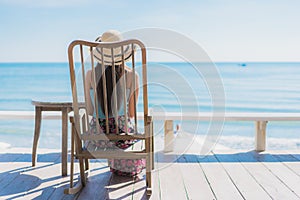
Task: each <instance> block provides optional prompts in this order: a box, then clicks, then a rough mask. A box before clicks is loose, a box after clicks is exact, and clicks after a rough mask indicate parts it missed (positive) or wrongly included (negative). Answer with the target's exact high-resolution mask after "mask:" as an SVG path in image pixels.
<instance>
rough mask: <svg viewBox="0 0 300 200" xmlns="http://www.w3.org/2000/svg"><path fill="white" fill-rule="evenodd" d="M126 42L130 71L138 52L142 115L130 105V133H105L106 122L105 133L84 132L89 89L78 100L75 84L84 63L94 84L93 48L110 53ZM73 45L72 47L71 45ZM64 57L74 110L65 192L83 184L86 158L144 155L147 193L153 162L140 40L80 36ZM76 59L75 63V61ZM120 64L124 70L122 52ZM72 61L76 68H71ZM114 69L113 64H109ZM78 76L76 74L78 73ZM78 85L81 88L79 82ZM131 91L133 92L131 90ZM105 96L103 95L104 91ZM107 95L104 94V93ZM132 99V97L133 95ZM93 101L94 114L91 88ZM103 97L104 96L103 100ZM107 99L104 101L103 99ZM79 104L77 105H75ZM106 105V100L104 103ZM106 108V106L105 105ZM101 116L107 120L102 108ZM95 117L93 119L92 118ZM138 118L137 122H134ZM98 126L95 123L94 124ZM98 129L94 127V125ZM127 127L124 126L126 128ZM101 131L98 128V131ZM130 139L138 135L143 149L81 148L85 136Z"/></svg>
mask: <svg viewBox="0 0 300 200" xmlns="http://www.w3.org/2000/svg"><path fill="white" fill-rule="evenodd" d="M128 45H131V47H135V48H131V51H132V56H131V59H130V62H131V66H132V70H133V74H135V71H136V70H137V69H136V68H137V67H136V66H137V64H138V62H137V61H136V56H137V55H136V56H135V52H136V54H138V53H140V54H141V56H140V58H141V63H140V62H139V64H142V76H140V78H139V79H140V80H142V81H141V82H142V87H140V91H141V90H142V92H140V94H141V95H140V96H141V97H142V103H143V113H144V118H143V122H142V123H140V121H138V119H137V108H136V105H135V106H134V122H135V132H134V133H133V134H128V133H126V134H123V135H118V134H112V133H109V131H108V130H109V129H108V124H107V123H106V133H103V132H102V133H101V134H96V135H95V134H93V135H91V134H88V131H89V117H88V115H87V110H86V108H87V107H86V106H87V105H86V100H87V95H90V93H89V92H90V91H84V98H85V101H84V102H82V100H81V99H82V98H80V97H79V93H80V91H79V90H80V89H79V88H80V87H79V85H82V84H85V74H86V69H85V65H87V64H86V63H87V62H88V63H89V64H90V65H91V66H90V67H91V71H92V76H93V77H94V78H93V79H94V80H93V84H94V88H96V81H95V80H96V75H95V60H94V59H95V58H94V52H95V48H99V49H101V51H102V52H103V49H110V50H111V52H112V54H113V50H112V49H113V48H121V51H122V54H123V51H124V50H125V47H128ZM75 47H76V48H75ZM78 49H79V52H78V53H77V54H75V50H78ZM84 49H88V52H89V53H88V54H89V55H88V60H89V61H86V60H85V55H84V52H86V51H84ZM75 55H79V57H80V62H75ZM68 57H69V67H70V77H71V87H72V96H73V110H74V116H73V117H70V121H71V123H72V134H71V163H70V188H67V189H65V191H64V192H65V193H66V194H74V193H77V192H78V191H80V190H81V189H82V187H84V186H85V185H86V179H87V176H88V173H87V172H88V169H89V159H112V158H114V159H141V158H144V159H145V160H146V186H147V194H148V195H151V170H153V168H154V165H153V160H154V159H153V148H154V147H153V121H152V117H151V116H149V113H148V94H147V66H146V48H145V46H144V44H143V43H142V42H140V41H139V40H134V39H132V40H124V41H120V42H113V43H112V42H102V43H99V42H88V41H82V40H76V41H73V42H72V43H71V44H70V45H69V48H68ZM78 63H79V64H78ZM121 63H122V65H121V66H122V67H123V72H124V64H125V61H124V55H122V59H121ZM99 64H101V67H102V66H105V65H104V61H103V54H102V63H99ZM75 65H76V69H75ZM78 65H79V66H78ZM112 66H114V61H113V60H112ZM113 69H114V67H113ZM79 72H80V73H81V74H82V76H78V74H80V73H79ZM114 73H115V70H112V74H113V76H114V75H115V74H114ZM103 76H104V78H103V79H102V80H103V84H106V83H105V73H103ZM132 84H133V87H134V91H135V90H136V88H135V87H136V84H135V78H133V83H132ZM113 85H114V86H115V85H116V82H115V80H113ZM123 86H124V87H126V83H125V81H124V84H123ZM81 88H85V87H84V86H82V87H81ZM103 89H104V94H105V93H106V90H105V88H103ZM113 93H114V94H113V95H116V94H115V92H113ZM133 94H134V95H136V94H135V92H134V93H133ZM104 96H105V95H104ZM104 98H107V97H104ZM134 99H136V98H135V97H134ZM94 100H95V101H94V102H95V105H94V106H95V107H96V108H95V110H96V113H97V117H98V112H97V111H98V106H100V105H98V103H97V102H98V101H97V91H96V90H94ZM106 101H107V100H105V99H104V102H106ZM106 103H107V102H106ZM82 104H83V105H85V106H84V108H82ZM79 105H80V106H79ZM124 105H127V103H126V94H125V97H124ZM106 106H107V104H106ZM124 107H125V109H124V112H125V116H128V113H127V112H128V109H126V107H127V106H124ZM105 110H107V109H105ZM105 116H106V122H108V114H107V111H105ZM96 121H97V120H96ZM138 122H139V123H138ZM140 124H141V125H142V124H143V125H142V126H141V127H142V128H141V129H142V130H143V133H138V132H137V130H138V125H140ZM97 128H98V126H97ZM97 130H98V129H97ZM126 131H127V130H126ZM100 132H101V131H100ZM132 139H138V140H140V141H142V143H143V145H142V146H143V149H141V150H132V151H128V150H126V151H125V150H117V151H116V150H107V149H106V150H105V149H102V150H97V151H93V152H90V151H88V150H86V149H85V148H84V141H86V140H113V141H116V140H132ZM75 159H78V160H79V168H80V180H79V181H78V182H77V184H76V185H75V184H74V181H73V179H74V178H73V176H74V160H75Z"/></svg>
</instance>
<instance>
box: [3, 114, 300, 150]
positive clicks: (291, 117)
mask: <svg viewBox="0 0 300 200" xmlns="http://www.w3.org/2000/svg"><path fill="white" fill-rule="evenodd" d="M152 115H153V118H154V120H163V121H165V143H168V141H170V140H171V139H172V136H173V135H172V134H173V131H174V130H173V125H172V124H173V121H174V120H177V121H181V120H199V121H210V120H212V117H213V115H212V113H199V114H198V113H184V114H182V113H176V112H167V113H159V112H155V113H152ZM34 116H35V113H34V111H0V119H2V120H9V119H34ZM42 118H45V119H60V118H61V113H59V112H57V113H55V112H52V113H47V112H45V113H44V115H43V116H42ZM142 118H143V114H142V113H138V119H142ZM213 120H216V121H222V120H224V121H253V122H255V127H256V129H255V130H256V133H255V150H256V151H264V150H265V149H266V126H267V122H268V121H300V113H225V114H224V115H221V114H216V115H215V116H214V119H213ZM171 133H172V134H171Z"/></svg>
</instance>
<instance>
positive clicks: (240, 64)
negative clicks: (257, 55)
mask: <svg viewBox="0 0 300 200" xmlns="http://www.w3.org/2000/svg"><path fill="white" fill-rule="evenodd" d="M238 66H241V67H246V66H247V64H246V63H239V64H238Z"/></svg>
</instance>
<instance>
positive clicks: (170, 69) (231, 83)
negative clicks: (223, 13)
mask: <svg viewBox="0 0 300 200" xmlns="http://www.w3.org/2000/svg"><path fill="white" fill-rule="evenodd" d="M208 67H211V66H208ZM216 67H217V70H218V72H219V74H218V75H213V77H203V76H201V74H199V73H197V72H196V71H195V69H194V68H193V67H192V66H191V65H190V64H187V63H149V65H148V82H149V94H148V95H149V107H150V108H153V110H154V111H175V112H191V111H195V109H196V110H197V109H199V112H209V111H211V110H212V109H213V108H214V105H213V104H212V99H211V91H209V90H208V88H209V86H208V85H206V83H207V82H206V81H207V78H215V79H217V78H218V76H219V77H220V78H221V81H222V82H223V88H221V89H220V88H218V90H223V89H224V94H225V97H226V98H225V102H224V103H225V109H226V111H228V112H275V113H276V112H300V63H246V66H242V65H240V64H239V63H216ZM138 71H139V70H138ZM31 99H36V100H45V99H47V100H49V99H50V100H57V101H59V100H71V90H70V80H69V68H68V64H67V63H0V110H7V111H10V110H16V111H33V110H34V107H33V106H32V105H31ZM139 102H141V101H139ZM141 108H142V107H141V103H139V105H138V109H139V110H140V111H141ZM177 123H181V122H177ZM191 123H192V122H191ZM33 126H34V123H33V121H32V120H15V121H13V120H10V121H7V120H0V142H2V143H8V144H10V145H12V146H22V147H30V146H31V144H32V136H33V129H34V128H33ZM207 126H208V123H200V127H201V129H199V130H198V134H205V130H206V128H207ZM161 127H162V123H161V122H157V130H161ZM60 129H61V124H60V121H58V120H43V124H42V129H41V131H42V133H41V140H40V147H45V148H59V147H60ZM299 130H300V122H270V123H269V124H268V130H267V131H268V138H269V141H270V144H269V148H298V147H299V146H300V136H299V132H300V131H299ZM253 133H254V126H253V122H228V123H226V124H225V126H224V129H223V132H222V137H221V139H220V143H221V144H223V145H225V146H228V147H231V148H252V147H253V135H254V134H253ZM277 139H278V141H277ZM237 141H238V142H237ZM281 144H283V146H282V145H281ZM299 148H300V147H299Z"/></svg>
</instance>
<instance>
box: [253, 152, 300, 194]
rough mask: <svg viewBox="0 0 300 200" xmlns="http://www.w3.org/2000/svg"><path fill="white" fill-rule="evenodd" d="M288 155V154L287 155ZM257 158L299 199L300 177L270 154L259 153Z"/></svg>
mask: <svg viewBox="0 0 300 200" xmlns="http://www.w3.org/2000/svg"><path fill="white" fill-rule="evenodd" d="M287 156H288V155H287ZM257 158H258V160H259V161H261V162H262V163H263V164H264V165H265V166H266V167H267V168H268V169H269V170H270V171H271V172H272V173H273V174H274V175H275V176H276V177H277V178H278V179H279V180H281V182H283V183H284V184H285V185H286V186H287V187H288V188H289V189H290V190H291V191H292V192H293V193H295V194H296V195H297V197H298V198H299V199H300V187H299V185H300V177H299V176H295V173H294V172H293V171H292V170H291V169H289V168H288V167H287V166H285V165H283V164H282V163H281V161H280V160H278V159H276V158H275V157H274V156H272V154H269V153H260V154H257Z"/></svg>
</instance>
